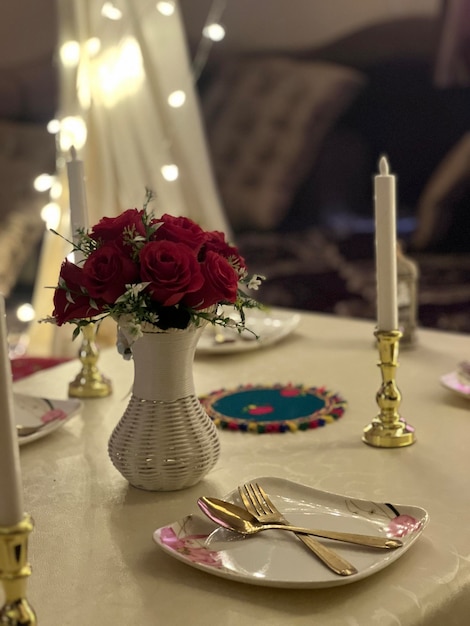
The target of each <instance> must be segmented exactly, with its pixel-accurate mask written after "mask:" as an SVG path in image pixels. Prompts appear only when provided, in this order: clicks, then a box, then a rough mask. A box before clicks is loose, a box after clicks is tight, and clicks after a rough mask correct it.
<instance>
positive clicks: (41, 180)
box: [33, 174, 55, 192]
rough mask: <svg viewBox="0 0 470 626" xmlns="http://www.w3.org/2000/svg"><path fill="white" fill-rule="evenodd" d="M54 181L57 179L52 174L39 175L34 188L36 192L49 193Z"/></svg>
mask: <svg viewBox="0 0 470 626" xmlns="http://www.w3.org/2000/svg"><path fill="white" fill-rule="evenodd" d="M54 180H55V178H54V176H52V175H51V174H39V176H36V178H35V179H34V182H33V186H34V188H35V189H36V191H40V192H42V191H47V190H48V189H50V188H51V187H52V185H53V183H54Z"/></svg>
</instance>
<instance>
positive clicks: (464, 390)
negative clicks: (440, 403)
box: [440, 372, 470, 398]
mask: <svg viewBox="0 0 470 626" xmlns="http://www.w3.org/2000/svg"><path fill="white" fill-rule="evenodd" d="M440 380H441V384H442V385H444V387H446V388H447V389H450V391H455V393H458V394H459V396H463V397H464V398H470V381H468V382H467V383H466V382H464V379H463V378H462V377H460V376H459V374H458V372H450V373H449V374H444V376H441V379H440Z"/></svg>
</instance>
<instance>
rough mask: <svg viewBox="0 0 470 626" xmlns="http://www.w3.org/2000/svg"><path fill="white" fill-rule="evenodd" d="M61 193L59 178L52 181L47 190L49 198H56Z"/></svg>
mask: <svg viewBox="0 0 470 626" xmlns="http://www.w3.org/2000/svg"><path fill="white" fill-rule="evenodd" d="M61 195H62V183H61V182H60V181H59V180H55V181H54V182H53V183H52V187H51V190H50V191H49V196H50V198H51V200H58V199H59V198H60V197H61Z"/></svg>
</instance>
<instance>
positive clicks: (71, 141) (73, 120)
mask: <svg viewBox="0 0 470 626" xmlns="http://www.w3.org/2000/svg"><path fill="white" fill-rule="evenodd" d="M86 138H87V130H86V124H85V122H84V120H83V118H81V117H74V116H69V117H64V118H63V119H62V121H61V122H60V141H59V143H60V149H61V150H62V151H63V152H68V151H69V150H70V148H71V147H72V146H75V148H76V149H77V150H80V149H81V148H83V146H84V145H85V143H86Z"/></svg>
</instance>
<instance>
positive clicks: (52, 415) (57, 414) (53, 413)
mask: <svg viewBox="0 0 470 626" xmlns="http://www.w3.org/2000/svg"><path fill="white" fill-rule="evenodd" d="M66 417H67V413H65V411H62V409H51V410H50V411H47V412H46V413H44V414H43V415H41V422H42V423H43V424H49V422H55V421H56V420H64V419H65V418H66Z"/></svg>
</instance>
